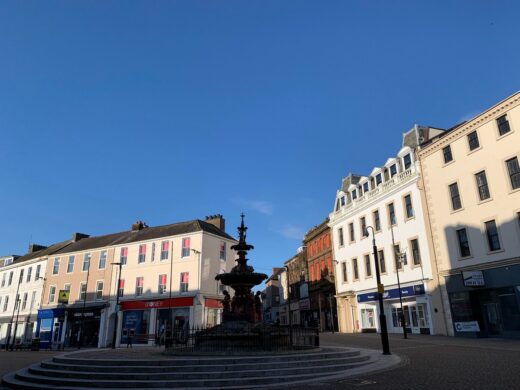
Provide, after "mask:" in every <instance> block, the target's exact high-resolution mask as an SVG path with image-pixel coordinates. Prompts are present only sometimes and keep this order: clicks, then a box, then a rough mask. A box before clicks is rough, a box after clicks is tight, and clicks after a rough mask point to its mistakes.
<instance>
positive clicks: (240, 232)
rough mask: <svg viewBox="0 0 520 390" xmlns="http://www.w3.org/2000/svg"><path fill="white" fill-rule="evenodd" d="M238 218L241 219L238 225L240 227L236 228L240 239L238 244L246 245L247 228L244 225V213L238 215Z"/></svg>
mask: <svg viewBox="0 0 520 390" xmlns="http://www.w3.org/2000/svg"><path fill="white" fill-rule="evenodd" d="M240 217H241V218H242V222H241V223H240V226H239V227H238V235H239V237H240V239H239V242H240V243H241V244H245V243H246V232H247V227H246V226H245V225H244V217H245V214H244V213H242V214H240Z"/></svg>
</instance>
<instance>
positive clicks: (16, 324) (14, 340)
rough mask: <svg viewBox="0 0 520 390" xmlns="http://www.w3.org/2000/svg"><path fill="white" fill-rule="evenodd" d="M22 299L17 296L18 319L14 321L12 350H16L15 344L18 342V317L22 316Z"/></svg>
mask: <svg viewBox="0 0 520 390" xmlns="http://www.w3.org/2000/svg"><path fill="white" fill-rule="evenodd" d="M21 303H22V300H21V299H20V297H18V296H17V297H16V302H15V303H14V304H15V307H17V308H18V309H17V310H16V321H15V323H14V332H13V343H12V344H11V351H12V350H14V345H15V342H16V331H17V330H18V318H19V317H20V306H21Z"/></svg>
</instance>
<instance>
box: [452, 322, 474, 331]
mask: <svg viewBox="0 0 520 390" xmlns="http://www.w3.org/2000/svg"><path fill="white" fill-rule="evenodd" d="M455 330H456V331H457V332H480V327H479V326H478V321H466V322H455Z"/></svg>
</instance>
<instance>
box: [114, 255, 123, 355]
mask: <svg viewBox="0 0 520 390" xmlns="http://www.w3.org/2000/svg"><path fill="white" fill-rule="evenodd" d="M111 264H112V265H117V266H119V273H118V276H117V286H116V307H115V318H114V333H113V336H112V349H115V348H116V338H117V326H118V324H119V288H120V287H121V270H122V267H123V263H121V262H118V263H111Z"/></svg>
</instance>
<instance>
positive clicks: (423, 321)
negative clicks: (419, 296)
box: [417, 303, 430, 328]
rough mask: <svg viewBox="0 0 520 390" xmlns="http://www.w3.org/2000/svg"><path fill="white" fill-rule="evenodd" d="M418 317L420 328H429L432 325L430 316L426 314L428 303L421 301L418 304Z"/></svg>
mask: <svg viewBox="0 0 520 390" xmlns="http://www.w3.org/2000/svg"><path fill="white" fill-rule="evenodd" d="M417 317H418V320H419V327H420V328H428V327H429V326H430V324H429V322H428V316H427V315H426V305H425V304H423V303H421V304H418V305H417Z"/></svg>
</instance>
